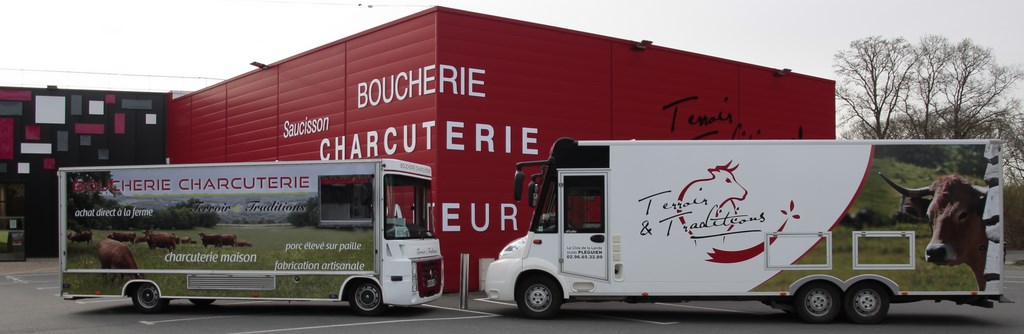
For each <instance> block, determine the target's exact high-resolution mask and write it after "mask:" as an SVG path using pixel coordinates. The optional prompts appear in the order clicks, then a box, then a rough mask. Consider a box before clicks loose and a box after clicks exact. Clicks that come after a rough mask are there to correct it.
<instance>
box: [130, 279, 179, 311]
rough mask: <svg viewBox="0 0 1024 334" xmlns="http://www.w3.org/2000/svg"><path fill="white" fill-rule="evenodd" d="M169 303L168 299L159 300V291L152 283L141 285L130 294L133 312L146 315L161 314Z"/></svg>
mask: <svg viewBox="0 0 1024 334" xmlns="http://www.w3.org/2000/svg"><path fill="white" fill-rule="evenodd" d="M170 302H171V300H170V299H164V298H160V290H159V289H157V288H156V285H155V284H153V283H142V284H140V285H139V286H138V287H136V288H135V291H134V293H132V304H134V305H135V310H137V311H139V312H142V313H146V314H153V313H160V312H163V311H164V309H166V308H167V304H169V303H170Z"/></svg>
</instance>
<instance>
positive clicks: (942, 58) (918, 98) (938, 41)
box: [900, 36, 953, 139]
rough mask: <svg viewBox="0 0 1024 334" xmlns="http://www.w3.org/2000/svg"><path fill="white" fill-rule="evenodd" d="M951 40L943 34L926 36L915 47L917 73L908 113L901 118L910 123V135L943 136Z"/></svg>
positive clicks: (951, 53) (915, 68)
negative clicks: (942, 115)
mask: <svg viewBox="0 0 1024 334" xmlns="http://www.w3.org/2000/svg"><path fill="white" fill-rule="evenodd" d="M951 49H952V46H950V45H949V40H947V39H946V38H945V37H941V36H926V37H924V38H922V39H921V42H920V44H918V45H917V46H916V47H915V48H914V50H913V51H914V58H915V62H914V64H915V66H914V72H913V74H914V77H913V78H911V80H912V82H911V85H912V88H911V92H910V95H911V96H912V98H911V101H912V102H910V103H909V106H908V108H907V109H906V110H905V111H906V115H905V116H906V117H901V118H900V122H901V123H902V124H904V125H905V127H906V130H907V131H906V135H907V138H915V139H924V138H937V137H941V135H940V133H941V131H940V130H941V128H940V127H939V125H938V124H939V116H938V113H939V111H940V110H941V109H942V108H943V107H944V105H943V103H942V102H940V101H942V98H941V92H942V88H943V87H945V86H946V85H948V82H949V76H948V75H946V71H945V69H946V68H947V67H948V66H949V64H950V58H951V57H952V55H953V52H952V51H951Z"/></svg>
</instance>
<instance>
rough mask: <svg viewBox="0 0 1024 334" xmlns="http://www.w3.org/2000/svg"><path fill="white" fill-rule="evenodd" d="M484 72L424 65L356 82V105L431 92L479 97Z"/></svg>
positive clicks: (369, 105)
mask: <svg viewBox="0 0 1024 334" xmlns="http://www.w3.org/2000/svg"><path fill="white" fill-rule="evenodd" d="M485 74H487V71H486V70H483V69H479V68H472V67H463V66H454V65H448V64H440V65H433V64H431V65H426V66H423V67H420V68H417V69H412V70H409V71H405V72H398V73H393V74H390V75H385V76H382V77H380V78H373V79H371V80H370V81H363V82H360V83H358V84H356V105H357V108H359V109H363V108H366V107H374V106H378V105H382V104H388V103H391V102H395V101H402V100H405V99H409V98H413V97H417V96H424V95H431V94H435V93H440V94H453V95H465V96H472V97H480V98H483V97H487V93H486V92H484V91H483V87H484V85H485V84H486V82H484V79H483V76H484V75H485Z"/></svg>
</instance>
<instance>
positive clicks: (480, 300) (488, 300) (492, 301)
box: [473, 298, 516, 306]
mask: <svg viewBox="0 0 1024 334" xmlns="http://www.w3.org/2000/svg"><path fill="white" fill-rule="evenodd" d="M473 300H475V301H478V302H484V303H491V304H498V305H506V306H516V304H511V303H506V302H499V301H496V300H491V299H490V298H477V299H473Z"/></svg>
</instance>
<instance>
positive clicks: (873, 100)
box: [834, 36, 1024, 184]
mask: <svg viewBox="0 0 1024 334" xmlns="http://www.w3.org/2000/svg"><path fill="white" fill-rule="evenodd" d="M834 67H835V70H836V74H837V75H838V83H837V87H836V98H837V99H838V100H839V103H838V105H837V110H836V111H837V114H838V116H839V119H840V120H841V122H842V123H841V125H845V126H846V127H847V129H848V131H847V132H846V133H844V135H843V137H846V138H876V139H899V138H915V139H935V138H945V139H969V138H985V139H988V138H997V139H1002V140H1003V141H1004V145H1003V156H1004V159H1005V160H1003V161H1004V166H1006V177H1007V179H1008V181H1009V182H1011V183H1015V184H1022V183H1024V111H1022V108H1021V101H1020V100H1019V99H1018V98H1015V97H1014V96H1013V95H1012V94H1013V91H1012V90H1013V87H1014V85H1015V84H1016V83H1017V82H1018V81H1020V80H1021V79H1024V69H1022V68H1021V67H1020V65H1013V66H1002V65H999V64H998V63H997V62H996V59H995V54H994V52H993V51H992V49H990V48H985V47H981V46H979V45H977V44H975V43H974V42H973V41H972V40H970V39H964V40H962V41H960V42H956V43H953V42H950V41H949V40H948V39H947V38H945V37H942V36H925V37H924V38H922V39H921V41H920V42H919V43H918V44H916V45H910V44H909V43H907V42H906V41H905V40H904V39H902V38H894V39H885V38H882V37H877V36H873V37H868V38H865V39H861V40H856V41H853V42H852V43H850V49H849V50H846V51H840V52H838V53H836V55H835V65H834Z"/></svg>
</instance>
